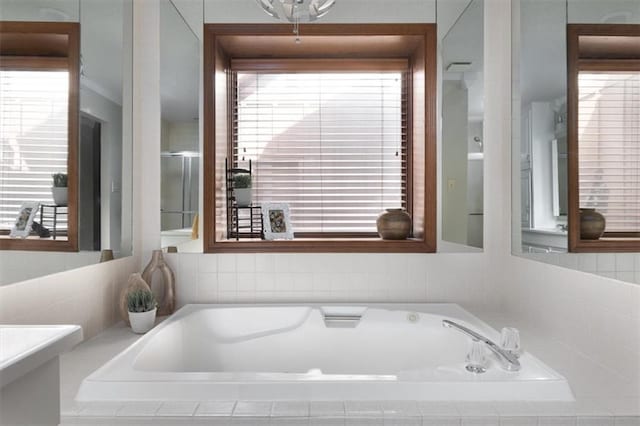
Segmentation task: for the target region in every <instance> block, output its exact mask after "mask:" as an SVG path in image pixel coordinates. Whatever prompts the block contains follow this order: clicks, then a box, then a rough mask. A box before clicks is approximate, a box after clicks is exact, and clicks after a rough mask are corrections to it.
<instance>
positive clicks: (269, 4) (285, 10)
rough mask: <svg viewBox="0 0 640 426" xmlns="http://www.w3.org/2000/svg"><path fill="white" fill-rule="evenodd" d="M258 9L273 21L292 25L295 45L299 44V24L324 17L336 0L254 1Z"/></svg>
mask: <svg viewBox="0 0 640 426" xmlns="http://www.w3.org/2000/svg"><path fill="white" fill-rule="evenodd" d="M256 1H257V2H258V4H259V5H260V7H262V9H263V10H264V11H265V12H266V13H267V15H269V16H271V17H272V18H275V19H283V20H284V19H286V20H287V21H289V22H291V23H292V24H293V33H294V34H295V35H296V43H300V22H313V21H315V20H317V19H320V18H322V17H323V16H325V15H326V14H327V13H328V12H329V10H330V9H331V8H332V7H333V6H334V5H335V4H336V0H256Z"/></svg>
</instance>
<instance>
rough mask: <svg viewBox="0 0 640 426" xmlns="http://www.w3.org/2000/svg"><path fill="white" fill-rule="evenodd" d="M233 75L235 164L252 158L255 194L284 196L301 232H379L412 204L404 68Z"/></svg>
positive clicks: (266, 198)
mask: <svg viewBox="0 0 640 426" xmlns="http://www.w3.org/2000/svg"><path fill="white" fill-rule="evenodd" d="M405 68H406V65H405ZM233 75H234V113H233V116H234V123H235V124H234V126H233V146H232V150H233V153H232V155H233V163H234V166H235V167H245V168H246V167H248V166H247V163H248V161H250V160H251V162H252V164H253V168H252V171H253V194H254V201H256V202H257V203H258V204H263V203H265V202H271V201H280V200H286V201H287V202H288V203H289V205H290V207H291V220H292V224H293V228H294V229H295V232H296V235H298V236H302V235H307V236H316V237H322V236H327V235H329V236H337V235H352V236H362V237H365V236H377V233H376V218H377V217H378V215H379V214H380V212H381V211H383V210H384V209H385V208H394V207H396V208H397V207H404V208H406V207H407V162H406V158H407V121H406V110H407V102H406V100H407V99H406V98H407V96H406V95H407V92H406V70H404V71H387V72H350V73H344V72H343V73H340V72H326V73H314V72H304V73H299V72H298V73H281V72H279V73H265V72H255V71H254V72H247V71H236V72H234V74H233Z"/></svg>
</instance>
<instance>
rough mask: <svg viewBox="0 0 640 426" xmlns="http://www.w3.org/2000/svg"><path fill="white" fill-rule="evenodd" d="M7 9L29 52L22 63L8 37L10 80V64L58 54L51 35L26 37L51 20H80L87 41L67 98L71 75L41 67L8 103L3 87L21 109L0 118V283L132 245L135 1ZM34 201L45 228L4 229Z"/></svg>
mask: <svg viewBox="0 0 640 426" xmlns="http://www.w3.org/2000/svg"><path fill="white" fill-rule="evenodd" d="M0 9H1V10H2V20H3V24H2V28H3V34H5V33H6V31H5V30H6V29H8V28H10V24H9V23H8V22H7V21H17V23H16V24H13V25H17V26H18V27H22V28H23V33H24V37H23V38H22V39H21V40H19V41H18V42H17V43H16V44H15V45H16V48H17V49H21V52H22V53H25V52H26V53H25V56H26V59H27V61H28V63H27V64H18V62H17V61H18V59H17V58H16V56H17V55H15V54H12V52H11V51H10V50H7V44H6V43H3V48H2V49H3V50H2V57H0V64H1V65H2V66H1V68H2V72H3V90H10V89H11V88H19V87H18V86H17V85H16V83H17V82H19V79H17V78H14V79H13V80H12V81H13V82H14V83H13V84H9V79H8V77H9V76H10V73H14V74H15V73H16V72H18V71H19V73H18V74H19V75H20V76H26V74H24V73H25V72H26V71H33V70H32V69H31V68H32V67H33V66H34V64H37V63H46V62H51V57H52V56H56V54H55V50H52V49H51V48H49V47H47V46H48V45H47V44H42V43H37V44H36V46H39V47H38V48H36V49H34V48H33V47H30V45H29V43H27V42H26V41H25V40H27V39H28V38H34V37H41V36H42V34H43V33H44V34H47V30H46V27H47V25H48V26H55V25H71V26H74V25H75V26H76V28H78V27H79V31H78V36H79V40H78V42H79V46H80V49H79V51H78V55H77V59H74V60H73V61H69V63H71V62H73V63H72V64H71V65H69V68H68V69H69V70H77V74H76V75H75V77H74V76H73V74H72V75H71V76H69V77H68V78H65V83H66V81H68V82H69V85H68V87H69V88H68V89H65V90H63V91H62V92H63V93H61V95H60V96H59V97H60V98H61V99H63V100H66V99H68V100H69V102H68V104H67V103H66V102H65V103H63V104H61V103H55V100H54V98H53V97H52V94H53V93H54V92H55V90H54V89H56V88H62V87H67V85H66V84H65V85H64V86H63V85H62V84H53V83H50V82H48V81H46V80H45V77H46V76H45V75H44V74H42V73H40V74H36V76H35V79H34V80H33V81H31V83H30V84H29V85H26V86H25V85H23V86H24V88H36V89H37V90H31V93H32V94H33V96H31V97H30V98H27V96H26V95H27V94H28V92H26V91H24V92H22V93H21V92H20V91H18V90H17V89H16V90H14V91H13V92H12V93H13V97H12V98H11V101H12V104H11V105H10V104H9V102H8V100H9V97H8V96H3V97H2V98H3V102H2V108H3V111H2V116H3V118H4V117H10V115H9V114H8V111H9V109H10V108H14V110H15V109H16V108H17V110H19V111H23V112H24V113H23V114H22V115H20V117H21V119H20V120H21V121H20V120H18V121H15V122H10V121H9V120H2V122H1V123H0V127H1V129H0V132H1V133H2V134H1V139H2V140H1V141H0V148H1V151H0V160H1V161H0V206H2V209H1V210H2V212H1V213H0V215H1V216H2V225H1V227H2V229H1V230H0V233H1V234H2V235H0V238H2V240H3V244H4V245H2V246H1V247H2V248H3V250H0V269H1V270H2V274H0V285H4V284H10V283H13V282H18V281H23V280H27V279H31V278H36V277H39V276H43V275H48V274H51V273H55V272H60V271H66V270H69V269H73V268H77V267H81V266H85V265H88V264H91V263H95V262H98V261H100V259H101V253H100V252H101V251H102V250H110V252H104V259H103V260H109V259H110V258H111V256H110V254H111V253H113V257H115V258H118V257H123V256H129V255H131V250H132V248H131V204H132V203H131V118H130V117H131V76H132V75H131V65H132V43H131V41H132V39H131V35H132V2H131V1H130V0H117V1H114V0H92V1H91V2H83V3H82V7H80V4H79V1H78V0H19V1H16V0H0ZM47 22H50V23H51V24H48V23H47ZM78 24H79V25H78ZM25 31H26V32H25ZM55 31H57V30H55ZM49 33H51V32H49ZM38 34H40V35H38ZM42 58H45V59H44V60H43V59H42ZM12 77H13V76H12ZM21 78H22V77H21ZM5 83H6V84H5ZM36 95H37V96H38V98H37V99H36V98H35V96H36ZM34 100H36V101H37V103H36V102H35V101H34ZM46 105H50V106H49V107H47V106H46ZM30 111H32V112H30ZM60 111H62V112H60ZM60 117H63V118H64V120H63V121H60ZM16 123H18V124H16ZM11 126H13V127H11ZM66 129H68V130H66ZM74 135H75V136H74ZM73 137H75V138H77V139H76V140H77V142H76V143H75V148H74V144H72V141H73ZM56 173H62V174H65V175H66V180H67V187H68V189H67V191H66V192H67V194H68V200H67V202H65V201H64V200H61V199H59V198H54V193H55V192H56V191H57V188H53V189H52V186H57V185H55V184H54V179H53V178H52V175H53V174H56ZM58 179H62V181H64V178H58ZM60 182H61V181H59V182H58V183H60ZM27 201H28V202H32V203H37V205H38V207H37V208H36V209H37V211H36V213H35V215H34V217H33V220H34V221H35V222H37V224H38V225H40V228H39V231H38V229H37V225H36V227H33V226H31V227H29V226H25V227H24V228H25V234H24V236H25V238H11V237H10V235H8V234H9V232H7V231H8V230H9V229H11V228H12V227H14V223H15V221H16V220H15V217H17V214H18V211H20V210H21V209H20V206H22V205H23V203H25V202H27ZM34 205H35V204H34ZM29 231H31V232H29ZM36 231H38V232H39V233H38V232H36ZM27 234H28V235H27Z"/></svg>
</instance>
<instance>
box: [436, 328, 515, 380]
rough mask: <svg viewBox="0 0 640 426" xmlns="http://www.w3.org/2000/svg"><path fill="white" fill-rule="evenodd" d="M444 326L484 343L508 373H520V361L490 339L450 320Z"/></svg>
mask: <svg viewBox="0 0 640 426" xmlns="http://www.w3.org/2000/svg"><path fill="white" fill-rule="evenodd" d="M442 326H443V327H447V328H453V329H456V330H458V331H459V332H461V333H462V334H464V335H466V336H469V337H471V338H472V339H473V340H478V341H480V342H482V343H484V344H485V345H486V346H487V347H488V348H489V349H490V350H491V352H493V354H494V355H495V356H496V358H497V359H498V361H499V362H500V366H501V367H502V368H503V369H504V370H507V371H519V370H520V361H518V358H517V357H516V356H515V355H514V354H512V353H509V352H507V351H505V350H504V349H502V348H501V347H500V346H498V345H496V344H495V343H494V342H493V341H492V340H491V339H489V338H488V337H484V336H483V335H481V334H479V333H476V332H475V331H473V330H470V329H468V328H467V327H465V326H463V325H460V324H458V323H456V322H454V321H450V320H442Z"/></svg>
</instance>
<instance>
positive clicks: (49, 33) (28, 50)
mask: <svg viewBox="0 0 640 426" xmlns="http://www.w3.org/2000/svg"><path fill="white" fill-rule="evenodd" d="M10 34H20V36H21V41H20V42H19V43H3V40H4V38H5V37H7V36H9V35H10ZM59 35H64V36H66V37H67V39H66V40H67V41H66V49H65V48H64V47H63V46H62V45H61V44H60V43H59V41H60V38H59V37H56V36H59ZM9 37H10V36H9ZM47 38H50V40H51V41H50V42H47ZM43 39H44V40H45V42H44V43H43ZM6 49H9V50H10V51H9V52H7V51H6ZM0 67H2V68H3V69H11V70H45V69H46V70H56V69H57V70H61V69H62V70H67V71H68V72H69V101H68V120H67V126H68V132H67V144H68V148H67V175H68V184H67V185H68V189H67V191H68V200H69V202H68V205H67V209H68V222H67V240H49V239H47V240H41V239H15V238H9V237H8V235H7V236H5V235H1V236H0V250H29V251H67V252H75V251H78V164H77V162H78V138H79V130H80V129H79V126H80V124H79V123H80V122H79V114H80V24H79V23H77V22H20V21H15V22H14V21H4V22H0Z"/></svg>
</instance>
